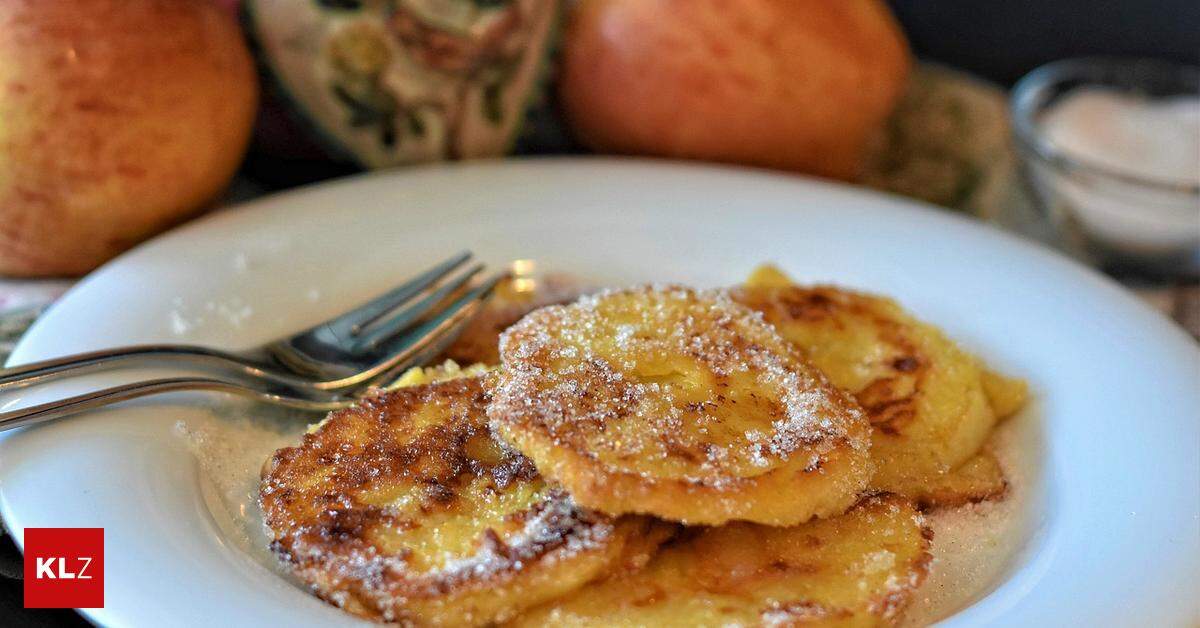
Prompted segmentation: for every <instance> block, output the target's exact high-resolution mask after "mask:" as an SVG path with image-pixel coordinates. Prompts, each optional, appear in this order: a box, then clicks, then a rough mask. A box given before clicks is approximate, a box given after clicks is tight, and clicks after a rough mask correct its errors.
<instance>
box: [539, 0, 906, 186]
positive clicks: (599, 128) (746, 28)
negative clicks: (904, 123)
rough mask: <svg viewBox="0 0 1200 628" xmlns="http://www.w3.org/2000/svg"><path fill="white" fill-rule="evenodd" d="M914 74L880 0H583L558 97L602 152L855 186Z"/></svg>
mask: <svg viewBox="0 0 1200 628" xmlns="http://www.w3.org/2000/svg"><path fill="white" fill-rule="evenodd" d="M909 66H910V59H909V52H908V46H907V44H906V42H905V40H904V35H903V34H902V32H901V31H900V28H899V27H898V26H897V24H896V22H895V20H894V19H893V17H892V15H891V14H890V13H889V11H888V9H887V7H886V6H885V5H884V4H882V3H881V2H879V1H877V0H843V1H839V2H830V1H827V0H737V1H734V0H687V1H684V0H582V1H581V2H580V3H578V5H577V6H576V7H575V10H574V11H573V12H572V13H571V14H570V15H569V17H568V22H567V27H566V37H565V40H564V57H563V67H562V75H561V82H560V85H559V98H560V100H561V101H562V103H563V106H564V110H565V114H566V117H567V120H568V122H569V123H570V124H571V127H572V128H573V129H574V131H575V132H576V134H577V135H578V136H579V138H580V139H581V140H582V141H583V143H584V144H586V145H587V146H588V147H590V148H592V149H594V150H597V151H602V152H617V153H631V154H646V155H659V156H665V157H683V158H691V159H706V160H715V161H725V162H735V163H743V164H750V165H757V166H766V167H773V168H782V169H787V170H794V171H799V172H807V173H812V174H818V175H823V176H828V177H835V178H840V179H853V178H854V177H856V176H857V175H858V174H859V172H860V171H861V169H862V167H863V160H864V154H865V151H866V149H867V145H868V142H869V141H870V139H871V138H872V137H873V136H874V135H876V134H878V133H880V132H881V129H882V125H883V123H884V120H885V118H886V117H887V116H888V114H889V113H891V111H892V109H893V108H894V107H895V105H896V102H897V100H898V99H899V97H900V95H901V92H902V91H903V89H904V86H905V84H906V83H905V82H906V78H907V76H908V71H909Z"/></svg>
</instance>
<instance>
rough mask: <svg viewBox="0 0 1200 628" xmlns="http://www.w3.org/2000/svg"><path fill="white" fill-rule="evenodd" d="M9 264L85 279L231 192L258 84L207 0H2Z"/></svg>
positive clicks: (0, 102)
mask: <svg viewBox="0 0 1200 628" xmlns="http://www.w3.org/2000/svg"><path fill="white" fill-rule="evenodd" d="M0 59H3V60H4V61H3V63H2V64H0V224H2V225H3V228H2V229H0V273H3V274H8V275H18V276H50V275H75V274H81V273H84V272H87V271H89V270H91V269H92V268H94V267H96V266H97V265H99V264H100V263H102V262H104V261H105V260H107V259H109V258H111V257H113V256H114V255H116V254H118V253H120V252H121V251H123V250H125V249H127V248H129V247H130V246H132V245H133V244H136V243H137V242H139V241H141V240H143V239H145V238H147V237H149V236H151V235H153V234H155V233H157V232H159V231H161V230H163V229H165V228H167V227H169V226H171V225H173V224H175V223H177V222H179V221H181V220H183V219H184V218H186V217H188V216H189V215H191V214H193V213H194V212H196V211H197V210H199V209H201V208H202V207H204V206H205V204H206V203H208V202H209V201H211V200H213V199H214V198H215V197H216V196H217V195H219V194H220V193H221V191H222V190H224V189H225V187H226V185H227V184H228V182H229V179H230V177H232V175H233V173H234V171H235V170H236V169H237V167H238V164H239V163H240V162H241V159H242V155H243V152H244V150H245V147H246V144H247V141H248V139H249V136H250V131H251V125H252V123H253V120H254V112H255V107H256V102H257V82H256V79H255V75H254V66H253V63H252V61H251V58H250V55H249V52H248V51H247V50H246V48H245V45H244V43H243V41H242V38H241V33H240V31H239V30H238V28H237V25H236V23H235V22H234V21H233V20H232V19H230V17H229V16H228V15H226V14H225V13H223V12H222V11H220V10H219V9H218V8H216V7H215V6H214V5H212V4H211V2H209V0H76V1H74V2H47V1H44V0H0Z"/></svg>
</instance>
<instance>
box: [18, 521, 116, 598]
mask: <svg viewBox="0 0 1200 628" xmlns="http://www.w3.org/2000/svg"><path fill="white" fill-rule="evenodd" d="M103 607H104V528H25V608H103Z"/></svg>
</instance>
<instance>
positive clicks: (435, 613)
mask: <svg viewBox="0 0 1200 628" xmlns="http://www.w3.org/2000/svg"><path fill="white" fill-rule="evenodd" d="M431 377H435V376H431ZM486 405H487V393H486V391H485V387H484V386H483V384H482V382H481V379H480V378H467V379H454V380H450V381H443V382H437V383H431V384H425V385H420V386H414V387H406V388H400V389H396V390H393V391H389V392H385V393H381V394H380V395H378V396H376V397H373V398H370V399H367V400H365V401H363V402H362V403H361V404H359V405H358V406H357V407H355V408H351V409H348V410H343V411H339V412H335V413H333V414H332V415H331V416H330V418H329V419H327V420H326V421H325V422H324V423H323V424H322V425H321V426H320V427H319V428H318V429H317V430H316V431H314V432H312V433H310V434H307V435H305V436H304V439H303V441H302V443H301V444H300V445H299V446H296V447H289V448H285V449H281V450H279V451H278V452H276V453H275V455H274V457H273V458H272V459H271V460H270V461H269V462H268V464H267V467H266V469H265V470H264V479H263V484H262V489H261V503H262V507H263V512H264V514H265V519H266V523H267V525H268V526H269V527H270V529H271V530H272V532H273V536H274V541H273V543H272V548H273V549H274V550H275V551H276V553H278V554H279V555H280V556H281V557H282V558H283V559H284V561H285V562H286V563H287V564H288V566H289V567H290V568H291V569H292V570H293V571H294V572H295V573H296V575H298V576H299V578H300V579H301V580H303V581H304V582H306V583H308V584H309V585H311V586H312V588H313V589H314V590H315V591H316V593H317V594H318V595H320V596H321V597H323V598H324V599H326V600H328V601H330V602H332V603H334V604H336V605H338V606H340V607H342V608H344V609H346V610H348V611H351V612H354V613H357V614H359V615H363V616H366V617H370V618H373V619H378V620H384V621H398V622H401V623H405V624H412V625H452V626H468V625H481V624H489V623H492V622H496V621H502V620H504V619H505V618H507V617H509V616H511V615H512V614H513V613H515V612H517V611H519V610H521V609H523V608H527V607H529V606H532V605H535V604H538V603H541V602H544V601H546V600H550V599H553V598H555V597H557V596H560V595H562V594H564V593H567V592H570V591H571V590H573V589H575V588H576V587H579V586H581V585H583V584H584V583H585V582H588V581H590V580H592V579H595V578H597V577H599V576H602V575H605V574H607V573H608V572H610V571H612V570H614V569H617V568H621V567H623V566H626V565H628V564H636V563H638V562H644V560H645V558H646V555H648V554H649V553H650V552H652V551H653V549H654V548H653V547H651V545H652V539H653V538H658V539H660V540H661V538H662V535H661V534H660V535H658V536H653V535H652V534H651V532H652V528H651V527H652V526H656V525H661V524H656V523H654V522H651V521H649V520H647V519H645V518H636V517H627V518H623V519H619V520H614V519H612V518H610V517H607V516H605V515H602V514H599V513H595V512H592V511H588V510H584V509H581V508H579V507H578V506H577V505H576V504H575V503H574V502H573V501H572V500H571V498H570V497H569V496H568V495H567V494H566V493H565V492H564V491H563V490H562V489H560V488H557V487H554V486H551V485H549V484H548V483H547V482H545V481H544V480H543V479H542V478H541V477H540V476H539V475H538V473H537V470H536V469H535V468H534V466H533V463H532V462H530V460H529V459H528V458H526V457H524V456H522V455H521V454H519V453H517V452H515V451H513V450H511V449H509V448H508V447H506V446H504V445H502V444H501V443H500V442H498V441H496V440H495V439H493V438H492V436H491V434H490V432H489V430H488V427H487V424H486V417H485V407H486ZM646 536H651V537H652V538H651V540H650V541H647V540H645V539H644V538H643V537H646ZM630 539H637V542H636V543H627V541H629V540H630ZM639 554H641V556H640V557H639Z"/></svg>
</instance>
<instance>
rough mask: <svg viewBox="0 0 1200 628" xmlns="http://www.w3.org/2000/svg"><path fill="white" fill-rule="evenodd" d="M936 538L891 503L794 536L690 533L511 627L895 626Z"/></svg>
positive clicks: (744, 530) (870, 502) (740, 530)
mask: <svg viewBox="0 0 1200 628" xmlns="http://www.w3.org/2000/svg"><path fill="white" fill-rule="evenodd" d="M689 533H690V535H691V536H687V535H688V534H689ZM930 537H931V535H930V533H929V531H928V530H927V529H926V528H925V527H924V525H923V522H922V519H921V515H920V514H919V513H918V512H917V511H916V510H915V509H914V507H913V505H912V502H910V501H909V500H907V499H904V498H901V497H898V496H894V495H887V496H877V497H871V498H867V499H866V500H864V501H863V503H861V504H859V505H858V506H856V507H855V508H854V509H853V510H851V511H849V512H847V513H846V514H844V515H842V516H840V517H834V518H832V519H823V520H818V521H811V522H809V523H806V524H803V525H799V526H794V527H790V528H775V527H767V526H761V525H756V524H752V523H732V524H729V525H726V526H722V527H718V528H705V529H696V530H690V531H688V532H685V536H684V537H681V539H680V540H678V541H676V542H673V543H670V544H668V545H666V546H664V548H663V549H662V550H661V551H660V552H659V553H658V554H657V555H656V556H655V557H654V558H652V559H651V560H650V563H649V564H648V565H647V566H646V568H645V569H644V570H642V571H639V572H637V573H634V574H632V575H629V576H625V577H622V578H611V579H607V580H604V581H602V582H599V583H596V584H593V585H588V586H585V587H584V588H582V589H580V590H578V591H576V592H574V593H572V594H571V595H569V596H567V597H564V598H561V599H559V600H556V601H554V602H550V603H547V604H545V605H542V606H539V607H537V608H535V609H532V610H530V611H528V612H526V613H524V614H522V615H520V616H519V617H517V619H516V620H514V621H513V623H512V625H513V626H518V627H525V626H530V627H532V626H560V627H567V626H605V627H614V628H615V627H620V626H629V627H633V626H638V627H642V626H664V627H666V626H680V627H683V626H687V627H689V628H691V627H693V626H696V627H701V626H797V625H801V624H803V625H806V626H807V625H810V624H816V625H822V626H874V625H878V624H882V623H887V622H891V621H894V620H895V619H896V618H897V617H898V616H899V615H900V613H901V612H902V611H903V610H904V607H905V606H906V605H907V604H908V602H909V599H910V598H911V597H912V592H913V591H914V590H915V589H916V588H917V587H918V586H920V584H921V582H922V581H923V580H924V578H925V574H926V571H927V570H928V566H929V563H930V560H931V558H930V555H929V552H928V547H929V539H930Z"/></svg>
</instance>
